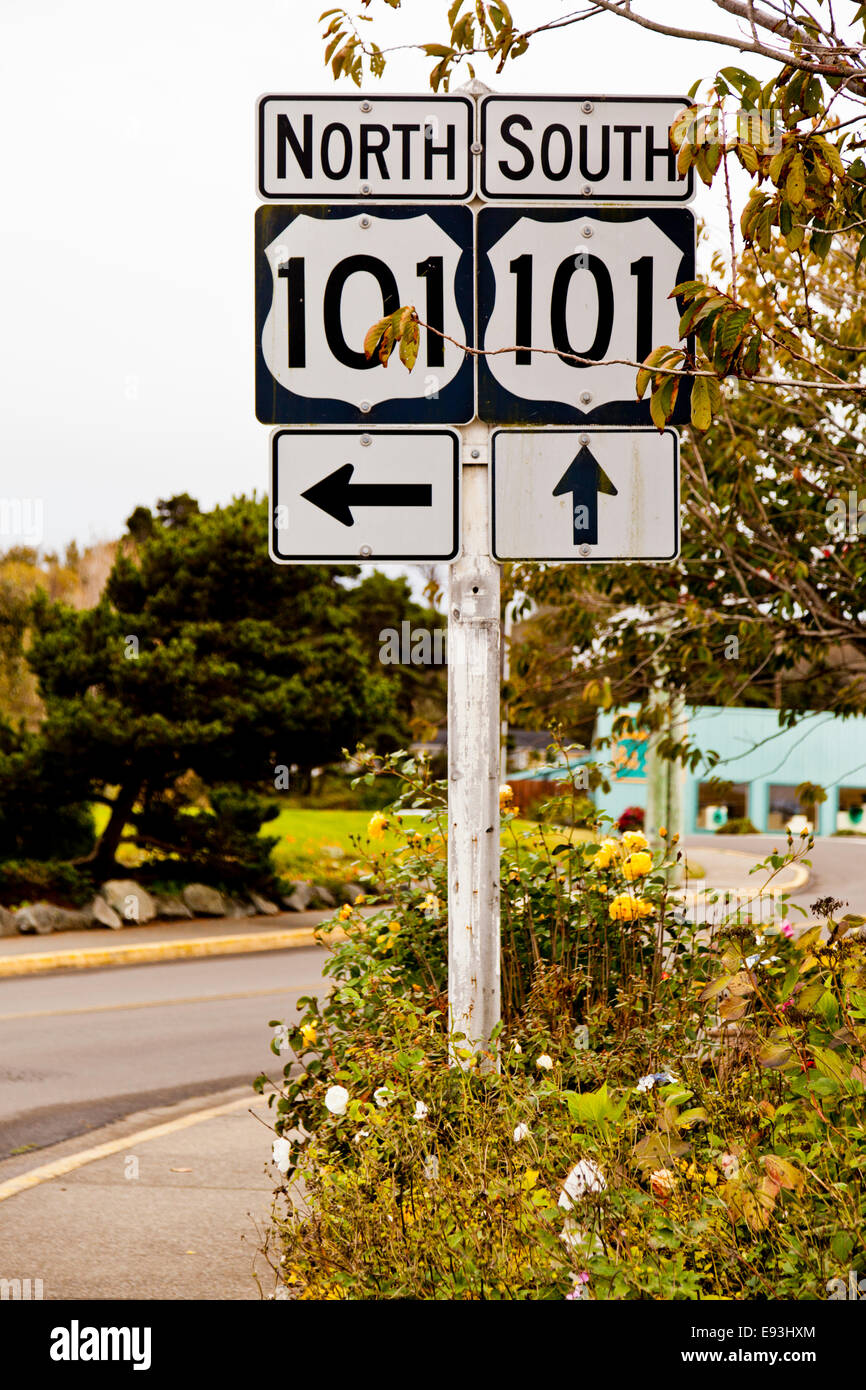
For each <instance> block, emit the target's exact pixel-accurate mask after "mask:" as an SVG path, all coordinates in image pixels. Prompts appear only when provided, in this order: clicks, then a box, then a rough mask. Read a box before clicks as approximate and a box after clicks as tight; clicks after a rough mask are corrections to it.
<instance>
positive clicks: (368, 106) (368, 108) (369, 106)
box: [361, 101, 373, 111]
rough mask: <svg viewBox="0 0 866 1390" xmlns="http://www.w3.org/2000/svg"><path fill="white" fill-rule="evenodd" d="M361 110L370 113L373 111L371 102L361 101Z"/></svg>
mask: <svg viewBox="0 0 866 1390" xmlns="http://www.w3.org/2000/svg"><path fill="white" fill-rule="evenodd" d="M361 110H362V111H372V110H373V103H372V102H371V101H362V102H361Z"/></svg>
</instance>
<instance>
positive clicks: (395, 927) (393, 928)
mask: <svg viewBox="0 0 866 1390" xmlns="http://www.w3.org/2000/svg"><path fill="white" fill-rule="evenodd" d="M388 930H389V932H392V933H393V934H394V936H396V935H397V933H398V931H399V930H400V923H399V922H389V923H388Z"/></svg>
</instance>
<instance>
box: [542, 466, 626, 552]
mask: <svg viewBox="0 0 866 1390" xmlns="http://www.w3.org/2000/svg"><path fill="white" fill-rule="evenodd" d="M565 492H570V493H571V517H572V523H573V531H574V544H575V545H598V494H599V493H600V492H604V493H607V495H608V497H616V495H617V494H616V488H615V487H614V485H613V483H612V482H611V480H610V478H609V477H608V476H607V474H606V473H605V471H604V469H603V468H602V466H601V464H600V463H599V462H598V459H597V458H596V457H595V455H594V454H591V453H590V451H589V449H587V447H586V445H585V444H584V446H583V448H582V449H581V451H580V453H579V454H578V455H577V457H576V458H573V459H572V460H571V463H570V464H569V465H568V467H567V468H566V470H565V472H564V473H563V475H562V477H561V478H560V480H559V482H558V483H557V484H556V487H555V488H554V489H553V495H554V497H561V496H562V495H563V493H565Z"/></svg>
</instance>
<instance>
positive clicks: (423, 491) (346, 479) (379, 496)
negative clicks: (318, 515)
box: [301, 463, 433, 526]
mask: <svg viewBox="0 0 866 1390" xmlns="http://www.w3.org/2000/svg"><path fill="white" fill-rule="evenodd" d="M354 471H355V465H354V464H353V463H344V464H343V466H342V468H337V469H335V470H334V472H333V473H329V474H328V476H327V478H323V479H322V481H321V482H320V483H314V484H313V486H312V487H308V488H307V490H306V492H302V493H301V496H302V497H306V499H307V501H308V502H312V504H313V506H314V507H318V508H319V509H320V510H321V511H323V512H327V514H328V516H332V517H333V518H334V520H335V521H341V522H342V523H343V525H344V526H354V525H355V518H354V517H353V516H352V510H351V509H352V507H432V505H433V485H432V483H353V482H350V479H351V477H352V474H353V473H354Z"/></svg>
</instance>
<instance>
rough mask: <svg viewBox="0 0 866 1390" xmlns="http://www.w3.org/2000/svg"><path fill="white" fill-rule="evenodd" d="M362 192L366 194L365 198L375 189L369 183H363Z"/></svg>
mask: <svg viewBox="0 0 866 1390" xmlns="http://www.w3.org/2000/svg"><path fill="white" fill-rule="evenodd" d="M361 192H362V193H363V194H364V197H365V198H368V197H369V196H370V194H371V193H372V192H373V190H372V188H371V187H370V185H369V184H368V183H362V184H361Z"/></svg>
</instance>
